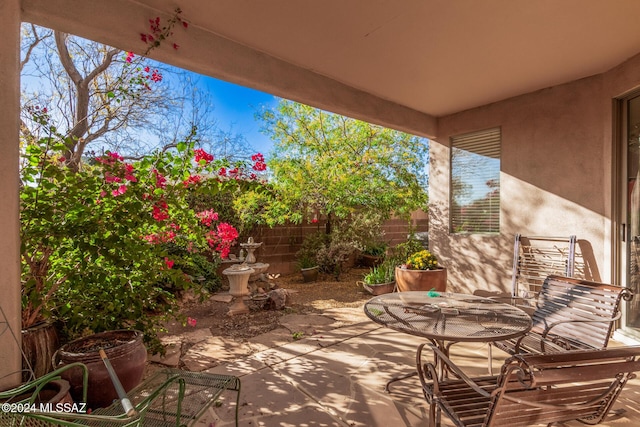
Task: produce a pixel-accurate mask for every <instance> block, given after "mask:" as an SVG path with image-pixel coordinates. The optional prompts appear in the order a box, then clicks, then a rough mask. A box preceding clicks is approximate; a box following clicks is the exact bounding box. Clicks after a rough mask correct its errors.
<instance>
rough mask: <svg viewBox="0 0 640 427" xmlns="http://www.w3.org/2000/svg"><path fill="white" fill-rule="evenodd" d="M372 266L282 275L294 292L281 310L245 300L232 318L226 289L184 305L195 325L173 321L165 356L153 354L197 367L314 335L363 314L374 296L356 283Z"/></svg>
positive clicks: (282, 282)
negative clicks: (311, 275) (311, 278)
mask: <svg viewBox="0 0 640 427" xmlns="http://www.w3.org/2000/svg"><path fill="white" fill-rule="evenodd" d="M368 271H369V269H362V268H354V269H351V270H349V271H348V272H345V273H343V275H342V276H341V277H340V281H336V280H335V279H334V278H333V277H332V276H330V275H322V274H321V275H320V277H319V279H318V281H316V282H313V283H303V282H302V276H301V275H300V274H292V275H287V276H280V277H278V278H276V279H273V280H272V282H274V283H275V285H277V287H278V288H281V289H286V290H287V291H289V293H290V297H289V302H288V304H287V306H286V307H285V308H284V309H282V310H269V309H263V308H262V307H261V305H262V304H260V303H257V302H247V305H248V306H249V308H250V309H251V311H250V313H248V314H242V315H236V316H229V315H228V314H227V313H228V311H229V307H230V303H228V302H224V301H219V300H220V299H222V300H225V298H226V299H227V301H228V300H230V296H229V295H228V294H227V293H226V292H221V293H219V294H216V295H213V296H212V297H211V298H209V299H207V300H206V301H204V302H198V301H195V300H191V301H187V302H184V303H183V307H182V310H181V314H182V315H184V316H185V319H186V318H191V319H194V320H195V324H194V323H192V324H191V325H190V324H183V323H181V322H177V321H174V322H171V323H169V324H167V325H166V328H167V332H165V333H161V334H160V338H161V340H162V341H163V343H164V344H165V348H166V355H165V356H164V357H159V356H157V355H156V356H153V357H152V358H151V359H150V360H151V361H152V362H154V363H153V364H157V363H158V362H160V363H162V364H163V365H168V366H175V367H181V368H184V369H188V370H194V371H199V370H203V369H207V368H210V367H212V366H216V365H218V364H219V363H222V362H223V361H224V360H225V359H227V358H234V357H239V356H246V355H248V354H253V353H255V352H259V351H263V350H265V349H266V348H271V347H274V346H277V345H282V344H285V343H287V342H292V341H296V340H299V339H302V338H309V337H313V336H317V337H321V335H322V333H323V332H326V331H328V330H332V329H333V328H336V327H342V326H344V325H347V324H350V323H352V321H353V319H358V318H361V317H362V316H363V315H364V314H363V312H362V305H363V304H364V303H365V302H366V301H367V300H368V299H369V298H371V295H370V294H369V293H367V292H366V291H365V290H363V288H362V286H361V285H359V284H358V283H357V282H358V281H359V280H361V279H362V277H363V275H364V274H365V273H366V272H368Z"/></svg>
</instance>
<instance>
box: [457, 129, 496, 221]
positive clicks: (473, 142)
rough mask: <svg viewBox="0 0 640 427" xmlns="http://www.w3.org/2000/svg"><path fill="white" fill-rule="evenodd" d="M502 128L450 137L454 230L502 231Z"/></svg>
mask: <svg viewBox="0 0 640 427" xmlns="http://www.w3.org/2000/svg"><path fill="white" fill-rule="evenodd" d="M500 145H501V131H500V128H495V129H489V130H483V131H479V132H473V133H469V134H465V135H460V136H456V137H453V138H451V181H450V183H451V184H450V185H451V189H450V190H451V192H450V194H451V201H450V212H451V232H452V233H498V232H500Z"/></svg>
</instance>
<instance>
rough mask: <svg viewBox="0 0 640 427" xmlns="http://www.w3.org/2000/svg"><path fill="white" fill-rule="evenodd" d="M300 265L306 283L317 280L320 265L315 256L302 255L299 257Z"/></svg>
mask: <svg viewBox="0 0 640 427" xmlns="http://www.w3.org/2000/svg"><path fill="white" fill-rule="evenodd" d="M298 267H299V268H300V273H302V281H303V282H304V283H309V282H315V281H316V280H318V272H319V270H320V267H319V266H318V262H317V261H316V259H315V257H312V256H310V255H302V256H300V257H299V258H298Z"/></svg>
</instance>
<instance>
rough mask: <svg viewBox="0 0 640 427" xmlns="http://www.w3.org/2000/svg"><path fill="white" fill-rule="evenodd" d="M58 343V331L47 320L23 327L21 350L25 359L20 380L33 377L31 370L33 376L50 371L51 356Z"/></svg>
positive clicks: (27, 379)
mask: <svg viewBox="0 0 640 427" xmlns="http://www.w3.org/2000/svg"><path fill="white" fill-rule="evenodd" d="M59 345H60V341H59V339H58V331H57V330H56V328H55V326H53V325H52V324H50V323H48V322H43V323H39V324H37V325H34V326H31V327H29V328H27V329H23V330H22V351H23V353H24V358H25V360H24V361H23V362H22V363H23V366H22V368H23V371H22V372H23V373H22V381H24V382H27V381H30V380H32V379H34V378H31V371H33V375H34V376H35V378H40V377H41V376H43V375H44V374H46V373H49V372H51V371H52V370H53V366H52V365H51V358H52V357H53V354H54V353H55V351H56V349H57V348H58V346H59ZM27 361H28V363H27Z"/></svg>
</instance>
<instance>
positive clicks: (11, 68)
mask: <svg viewBox="0 0 640 427" xmlns="http://www.w3.org/2000/svg"><path fill="white" fill-rule="evenodd" d="M0 16H2V25H0V40H2V42H1V43H0V94H1V95H0V99H1V100H2V102H1V103H0V111H2V114H0V129H2V132H0V152H1V153H2V155H1V156H0V183H2V185H0V200H1V201H2V203H0V229H1V230H2V239H0V259H1V260H2V262H1V263H0V294H2V298H1V299H0V304H1V306H2V312H3V313H4V314H5V316H6V317H7V320H6V321H8V322H9V325H10V326H11V329H10V330H8V329H6V328H5V326H4V325H0V390H1V389H4V388H6V386H10V385H13V384H16V383H18V382H19V380H20V374H19V370H20V369H21V359H20V350H19V346H18V343H17V342H16V340H14V338H13V337H14V336H15V337H16V338H17V340H20V329H21V324H20V318H21V317H20V250H19V248H20V241H19V235H18V229H19V226H18V224H19V223H18V212H19V211H18V197H19V196H18V190H19V188H20V187H19V185H18V182H19V177H18V126H19V105H20V84H19V81H20V73H19V71H18V67H19V45H20V31H19V30H20V1H19V0H2V1H0ZM4 321H5V319H4V318H2V316H0V322H4ZM12 333H13V335H12ZM9 373H13V375H10V376H8V377H6V376H5V375H7V374H9ZM16 373H17V374H16Z"/></svg>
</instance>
